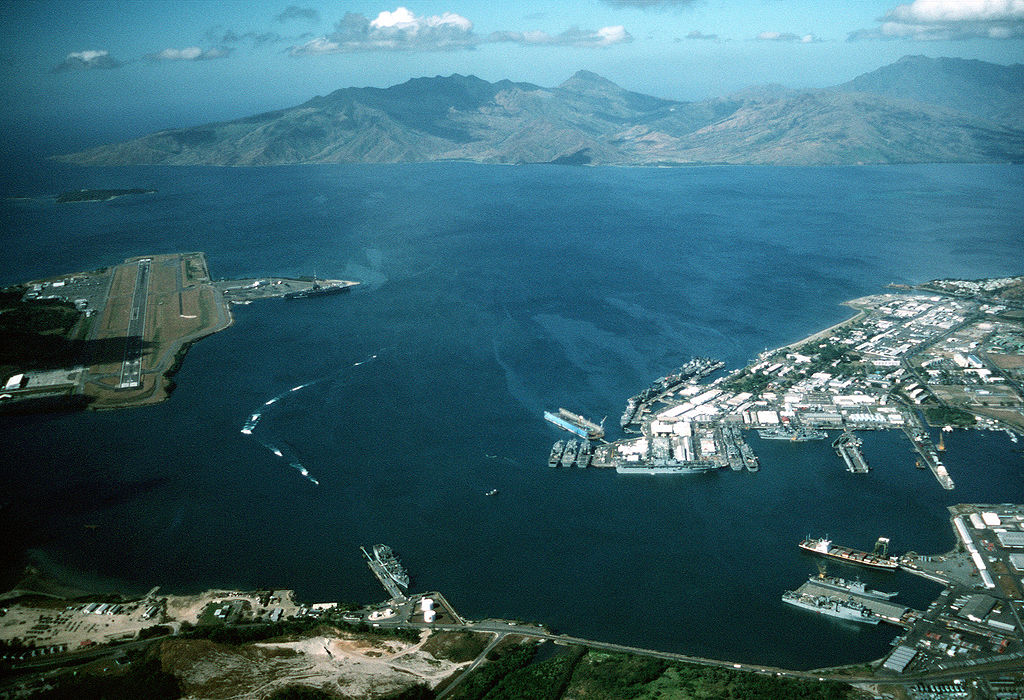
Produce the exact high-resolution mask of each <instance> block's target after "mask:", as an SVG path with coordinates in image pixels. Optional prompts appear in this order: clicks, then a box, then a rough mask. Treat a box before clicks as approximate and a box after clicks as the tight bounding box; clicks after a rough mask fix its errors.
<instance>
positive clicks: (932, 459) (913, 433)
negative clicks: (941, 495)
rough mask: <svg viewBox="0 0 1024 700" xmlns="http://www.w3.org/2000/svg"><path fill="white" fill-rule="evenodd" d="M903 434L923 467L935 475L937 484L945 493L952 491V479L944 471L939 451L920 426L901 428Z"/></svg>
mask: <svg viewBox="0 0 1024 700" xmlns="http://www.w3.org/2000/svg"><path fill="white" fill-rule="evenodd" d="M903 432H904V433H905V434H906V436H907V437H908V438H910V442H911V444H913V445H914V449H915V450H917V453H918V454H919V455H921V459H922V460H923V461H924V463H925V465H927V466H928V468H929V469H931V470H932V474H934V475H935V479H936V480H937V481H938V482H939V485H940V486H942V488H944V489H946V490H947V491H952V490H953V479H952V478H951V477H950V476H949V472H948V471H946V465H944V464H943V463H942V460H941V459H939V451H938V449H937V448H936V447H935V443H934V442H932V439H931V437H930V436H929V435H928V433H927V432H926V431H925V430H924V428H923V427H921V426H911V425H906V426H904V427H903Z"/></svg>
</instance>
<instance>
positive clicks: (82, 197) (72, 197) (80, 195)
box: [57, 187, 156, 204]
mask: <svg viewBox="0 0 1024 700" xmlns="http://www.w3.org/2000/svg"><path fill="white" fill-rule="evenodd" d="M154 192H156V190H144V189H141V188H138V187H134V188H132V189H128V190H71V191H69V192H61V193H60V194H59V195H57V204H67V203H68V202H106V201H107V200H108V199H114V198H115V197H123V196H125V195H126V194H153V193H154Z"/></svg>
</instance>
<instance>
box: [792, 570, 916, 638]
mask: <svg viewBox="0 0 1024 700" xmlns="http://www.w3.org/2000/svg"><path fill="white" fill-rule="evenodd" d="M796 592H797V593H798V594H800V595H809V596H825V597H831V598H841V599H842V600H852V601H854V602H857V603H860V604H861V605H863V606H864V607H865V608H868V609H869V610H871V612H873V613H874V614H875V615H877V616H878V619H879V620H882V621H883V622H888V623H889V624H892V625H899V626H901V627H909V626H910V625H909V623H907V622H905V621H904V620H905V618H906V616H907V613H912V614H913V616H915V617H919V616H920V615H921V613H919V612H917V611H915V610H911V609H910V608H908V607H907V606H905V605H899V604H897V603H893V602H891V601H888V600H882V599H880V598H874V597H872V596H867V595H860V594H859V593H853V592H846V593H840V592H839V591H836V590H835V589H834V588H828V587H826V586H822V585H820V584H817V583H815V582H814V581H807V582H806V583H804V585H802V586H800V588H798V589H796Z"/></svg>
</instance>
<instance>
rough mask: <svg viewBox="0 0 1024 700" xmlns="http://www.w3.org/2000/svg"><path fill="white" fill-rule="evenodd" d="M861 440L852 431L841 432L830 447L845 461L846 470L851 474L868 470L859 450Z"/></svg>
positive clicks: (864, 472) (863, 472)
mask: <svg viewBox="0 0 1024 700" xmlns="http://www.w3.org/2000/svg"><path fill="white" fill-rule="evenodd" d="M862 444H863V442H862V441H861V440H860V438H858V437H856V436H854V435H853V434H852V433H843V434H842V435H840V436H839V437H837V438H836V439H835V441H834V442H833V443H832V447H834V448H835V451H836V454H838V455H839V456H840V457H842V458H843V461H844V462H846V471H848V472H850V473H851V474H867V473H868V472H869V471H870V467H868V463H867V461H866V460H865V459H864V453H863V452H861V451H860V447H861V445H862Z"/></svg>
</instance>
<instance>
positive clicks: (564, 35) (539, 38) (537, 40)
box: [487, 25, 633, 47]
mask: <svg viewBox="0 0 1024 700" xmlns="http://www.w3.org/2000/svg"><path fill="white" fill-rule="evenodd" d="M487 40H488V41H490V42H502V41H508V42H513V43H517V44H524V45H530V46H577V47H601V46H612V45H614V44H624V43H628V42H630V41H633V35H632V34H630V33H629V32H628V31H626V28H625V27H623V26H622V25H615V26H612V27H601V28H600V29H580V28H578V27H573V28H571V29H567V30H565V31H564V32H561V33H560V34H548V33H547V32H542V31H526V32H511V31H505V32H494V33H492V34H491V35H490V36H489V37H487Z"/></svg>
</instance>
